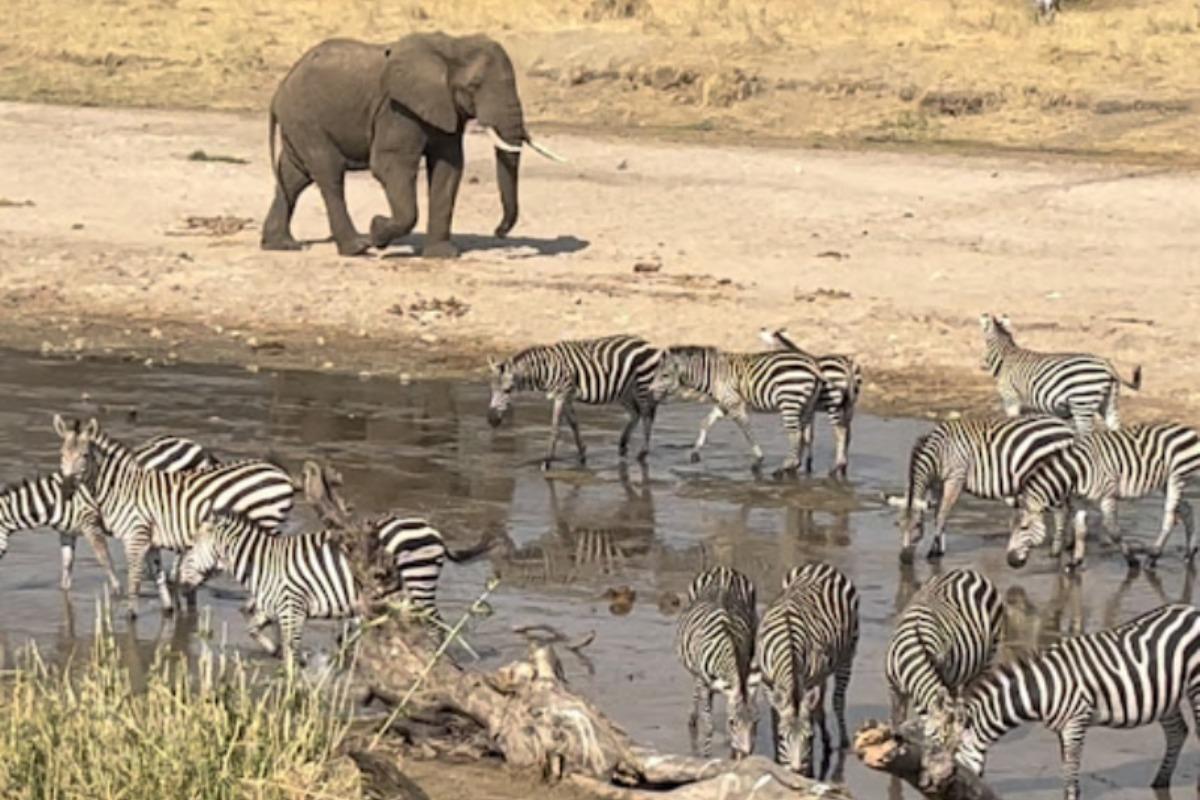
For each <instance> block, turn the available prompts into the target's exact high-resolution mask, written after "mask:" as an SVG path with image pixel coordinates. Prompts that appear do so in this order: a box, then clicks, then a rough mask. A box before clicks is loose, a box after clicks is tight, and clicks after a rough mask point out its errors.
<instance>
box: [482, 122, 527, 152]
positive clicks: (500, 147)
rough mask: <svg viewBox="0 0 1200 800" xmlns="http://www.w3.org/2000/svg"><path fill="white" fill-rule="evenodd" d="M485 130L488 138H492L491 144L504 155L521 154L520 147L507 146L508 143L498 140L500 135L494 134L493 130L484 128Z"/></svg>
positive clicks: (514, 145)
mask: <svg viewBox="0 0 1200 800" xmlns="http://www.w3.org/2000/svg"><path fill="white" fill-rule="evenodd" d="M485 130H487V132H488V136H490V137H492V144H493V145H494V146H495V148H496V149H497V150H503V151H504V152H506V153H519V152H521V145H519V144H509V143H508V142H506V141H504V139H502V138H500V134H498V133H496V129H495V128H486V129H485Z"/></svg>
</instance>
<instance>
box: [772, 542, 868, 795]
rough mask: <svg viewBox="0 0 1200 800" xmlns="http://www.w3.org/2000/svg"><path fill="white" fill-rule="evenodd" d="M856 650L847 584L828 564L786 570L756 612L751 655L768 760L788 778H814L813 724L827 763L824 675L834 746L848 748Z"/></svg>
mask: <svg viewBox="0 0 1200 800" xmlns="http://www.w3.org/2000/svg"><path fill="white" fill-rule="evenodd" d="M857 649H858V591H857V590H856V589H855V588H854V584H853V583H851V582H850V579H849V578H847V577H846V576H845V574H843V573H842V572H841V571H840V570H838V569H837V568H835V567H832V566H830V565H829V564H821V563H813V564H805V565H804V566H801V567H795V568H793V569H792V570H790V571H789V572H788V574H787V576H786V577H785V578H784V580H783V593H782V594H780V596H779V597H778V598H777V599H776V600H775V601H774V602H773V603H771V605H770V606H768V607H767V610H766V612H765V613H764V614H763V618H762V623H761V624H760V625H759V628H758V641H757V644H756V646H755V651H756V658H757V662H758V669H759V672H760V673H761V676H762V682H763V685H764V687H765V688H766V690H767V697H768V699H769V701H770V704H771V723H772V728H773V732H772V735H773V737H774V740H775V758H776V760H777V761H779V763H781V764H786V765H787V766H788V767H789V768H790V769H791V770H793V771H794V772H799V773H803V774H805V775H808V776H809V777H812V775H813V770H812V766H813V724H814V723H815V724H816V725H817V726H818V727H819V728H820V730H821V744H822V747H823V748H824V753H825V763H826V766H827V765H828V763H829V758H830V756H831V755H832V748H831V746H830V738H829V729H828V728H827V727H826V725H825V689H826V685H827V683H828V680H829V677H830V676H831V675H832V676H833V710H834V713H835V714H836V715H837V723H838V735H839V737H840V738H839V744H840V746H841V748H842V749H845V748H846V747H848V746H849V745H850V740H849V737H848V735H847V732H846V688H847V687H848V686H849V684H850V669H851V667H852V666H853V663H854V654H855V652H856V651H857ZM824 771H825V770H824V769H823V770H822V772H824Z"/></svg>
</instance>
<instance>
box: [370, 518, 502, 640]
mask: <svg viewBox="0 0 1200 800" xmlns="http://www.w3.org/2000/svg"><path fill="white" fill-rule="evenodd" d="M375 529H376V535H377V536H378V537H379V540H380V542H381V543H382V545H383V549H384V550H386V551H387V553H388V555H390V556H391V557H392V563H393V564H394V565H395V567H396V574H397V576H398V577H399V579H400V588H401V589H402V590H403V591H404V594H405V595H406V596H407V597H408V599H409V601H410V602H411V603H412V605H413V607H414V608H416V609H417V610H419V611H427V612H428V613H430V614H431V615H433V617H434V618H436V619H440V618H441V616H440V614H439V613H438V609H437V586H438V579H439V578H440V577H441V574H442V565H443V564H444V563H445V562H446V560H447V559H448V560H450V561H451V562H453V563H455V564H463V563H465V562H467V561H470V560H472V559H474V558H476V557H478V556H480V555H482V554H483V553H485V552H486V551H488V550H490V549H491V548H492V546H493V544H494V541H493V539H492V537H490V536H486V535H485V536H484V537H483V539H481V540H480V542H479V543H478V544H476V545H473V546H471V547H468V548H465V549H463V550H452V549H450V548H449V547H447V546H446V540H445V539H444V538H442V534H441V532H440V531H438V530H437V529H436V528H434V527H432V526H431V525H430V524H429V522H428V521H427V520H424V519H420V518H417V517H398V516H391V515H389V516H386V517H384V518H383V519H381V520H379V521H377V522H376V523H375Z"/></svg>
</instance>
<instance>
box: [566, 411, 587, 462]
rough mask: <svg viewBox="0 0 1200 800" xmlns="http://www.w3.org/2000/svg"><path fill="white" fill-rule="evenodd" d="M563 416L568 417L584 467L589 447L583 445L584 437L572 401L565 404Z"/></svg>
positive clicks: (568, 423)
mask: <svg viewBox="0 0 1200 800" xmlns="http://www.w3.org/2000/svg"><path fill="white" fill-rule="evenodd" d="M563 414H564V415H566V418H567V425H568V426H570V428H571V435H572V436H574V437H575V450H576V452H578V453H579V464H580V465H581V466H582V465H583V464H586V463H587V447H585V446H584V444H583V437H582V436H580V435H579V421H578V420H576V419H575V404H574V403H573V402H571V400H570V399H568V400H567V401H566V402H565V403H563Z"/></svg>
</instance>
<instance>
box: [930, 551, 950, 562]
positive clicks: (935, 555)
mask: <svg viewBox="0 0 1200 800" xmlns="http://www.w3.org/2000/svg"><path fill="white" fill-rule="evenodd" d="M944 555H946V554H945V553H944V552H943V551H941V550H930V551H929V552H928V553H926V554H925V560H926V561H941V560H942V556H944Z"/></svg>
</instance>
